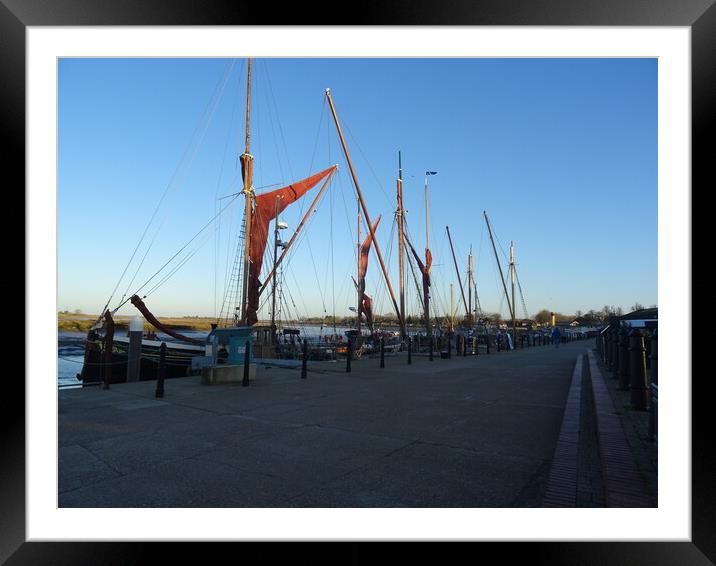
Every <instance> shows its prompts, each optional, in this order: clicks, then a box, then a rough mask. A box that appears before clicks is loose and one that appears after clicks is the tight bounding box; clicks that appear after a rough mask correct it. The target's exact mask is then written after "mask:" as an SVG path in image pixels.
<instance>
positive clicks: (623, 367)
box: [614, 327, 630, 391]
mask: <svg viewBox="0 0 716 566" xmlns="http://www.w3.org/2000/svg"><path fill="white" fill-rule="evenodd" d="M617 336H618V340H619V343H618V348H617V360H616V363H615V364H614V370H615V371H614V377H616V378H617V379H618V380H619V389H620V390H621V391H629V369H630V368H629V330H627V328H626V327H623V328H621V330H620V331H619V334H618V335H617Z"/></svg>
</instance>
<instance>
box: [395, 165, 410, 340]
mask: <svg viewBox="0 0 716 566" xmlns="http://www.w3.org/2000/svg"><path fill="white" fill-rule="evenodd" d="M397 200H398V206H397V209H396V211H395V216H396V217H397V221H398V280H399V283H400V336H401V338H403V339H405V337H406V335H407V333H406V330H405V264H404V261H405V258H404V256H405V233H404V232H403V226H404V218H403V161H402V159H401V155H400V151H399V152H398V181H397Z"/></svg>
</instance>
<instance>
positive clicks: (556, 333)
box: [552, 326, 562, 348]
mask: <svg viewBox="0 0 716 566" xmlns="http://www.w3.org/2000/svg"><path fill="white" fill-rule="evenodd" d="M561 340H562V336H561V333H560V331H559V327H557V326H555V327H554V329H553V330H552V342H553V343H554V347H555V348H559V343H560V341H561Z"/></svg>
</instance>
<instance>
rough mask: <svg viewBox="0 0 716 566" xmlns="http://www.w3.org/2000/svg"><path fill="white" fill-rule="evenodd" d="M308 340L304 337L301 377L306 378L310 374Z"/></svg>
mask: <svg viewBox="0 0 716 566" xmlns="http://www.w3.org/2000/svg"><path fill="white" fill-rule="evenodd" d="M307 367H308V340H306V339H305V338H304V339H303V360H301V379H306V377H307V375H308V371H307Z"/></svg>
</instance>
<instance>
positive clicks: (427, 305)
mask: <svg viewBox="0 0 716 566" xmlns="http://www.w3.org/2000/svg"><path fill="white" fill-rule="evenodd" d="M429 218H430V203H429V200H428V171H426V172H425V267H426V269H427V266H428V254H429V253H430V222H429ZM423 307H424V308H425V332H426V333H427V336H428V339H430V338H431V336H432V334H433V332H432V330H433V329H432V325H431V324H430V291H429V289H428V286H427V285H425V278H424V277H423Z"/></svg>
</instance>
